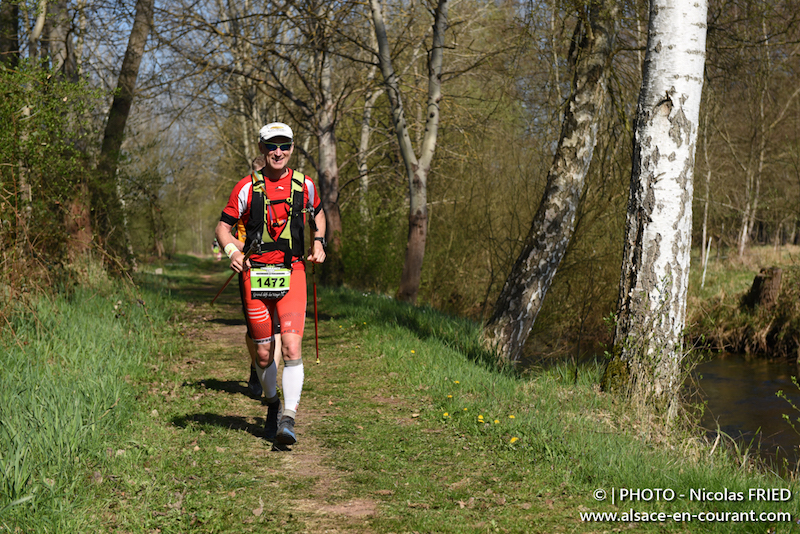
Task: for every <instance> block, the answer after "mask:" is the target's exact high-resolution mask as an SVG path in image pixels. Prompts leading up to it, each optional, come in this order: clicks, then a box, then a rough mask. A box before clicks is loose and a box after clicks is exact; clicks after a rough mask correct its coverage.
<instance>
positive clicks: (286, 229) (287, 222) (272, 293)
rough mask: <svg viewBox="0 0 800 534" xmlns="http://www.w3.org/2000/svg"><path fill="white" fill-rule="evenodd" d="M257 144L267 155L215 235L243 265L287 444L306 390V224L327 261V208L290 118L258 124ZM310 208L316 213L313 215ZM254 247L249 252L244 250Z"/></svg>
mask: <svg viewBox="0 0 800 534" xmlns="http://www.w3.org/2000/svg"><path fill="white" fill-rule="evenodd" d="M258 148H259V150H260V151H261V153H262V154H263V155H264V157H265V158H266V165H265V166H264V168H263V169H262V170H261V172H254V173H253V175H252V177H251V176H248V177H246V178H243V179H242V180H240V181H239V183H238V184H236V186H235V187H234V188H233V191H232V192H231V195H230V198H229V199H228V204H227V205H226V206H225V208H224V209H223V210H222V215H221V216H220V221H219V223H217V228H216V235H217V239H219V242H220V244H221V245H222V246H223V249H224V250H225V253H226V254H227V255H228V257H229V258H230V260H231V269H233V270H234V271H235V272H237V273H240V275H239V276H240V278H241V280H240V282H241V284H240V287H241V288H242V291H243V295H242V296H243V299H244V311H245V319H246V321H247V328H248V331H249V332H250V335H251V336H252V339H253V343H254V344H255V346H256V357H257V358H256V359H257V362H256V372H257V373H258V378H259V381H260V382H261V385H262V387H263V389H264V396H265V397H266V401H267V422H266V425H265V437H266V438H267V439H270V440H273V439H274V440H275V441H276V442H278V443H281V444H284V445H291V444H293V443H295V442H296V441H297V437H296V435H295V431H294V424H295V418H296V416H297V408H298V405H299V403H300V395H301V393H302V390H303V379H304V372H303V359H302V355H301V346H302V341H303V331H304V328H305V316H306V276H305V262H304V261H303V255H304V253H305V252H306V251H305V250H304V247H305V245H304V232H303V230H304V225H305V224H306V222H308V223H309V224H310V225H311V228H312V233H313V236H314V240H313V241H312V242H311V247H310V248H309V249H308V252H307V254H308V259H309V260H310V261H312V262H314V263H322V262H324V261H325V257H326V255H325V246H326V241H325V229H326V223H325V214H324V212H323V211H322V209H321V207H320V204H321V203H320V199H319V194H318V193H317V189H316V186H315V184H314V182H313V181H312V180H311V178H309V177H308V176H304V175H302V174H301V173H298V172H296V171H292V169H290V168H289V167H288V164H289V159H290V158H291V156H292V152H293V151H294V135H293V133H292V130H291V128H289V126H287V125H286V124H283V123H280V122H275V123H271V124H267V125H266V126H264V127H263V128H261V130H260V131H259V143H258ZM307 213H310V214H311V215H312V216H311V217H306V214H307ZM240 219H241V220H242V222H243V223H244V225H245V231H246V238H245V243H244V246H243V248H242V249H241V250H240V247H242V243H241V242H239V241H238V240H237V239H235V238H234V237H233V236H232V235H231V230H232V228H233V226H234V225H235V224H236V222H237V221H238V220H240ZM243 250H244V251H247V252H248V253H250V254H251V255H250V257H249V258H247V259H246V258H245V252H243ZM274 317H277V319H278V321H279V322H280V325H281V332H280V341H281V356H282V357H283V376H282V378H281V380H282V385H283V403H284V407H283V417H281V420H280V422H279V421H278V413H279V412H280V408H281V403H280V398H279V396H278V389H277V380H278V367H277V363H276V362H275V354H274V350H273V348H274V345H275V343H274V335H273V318H274Z"/></svg>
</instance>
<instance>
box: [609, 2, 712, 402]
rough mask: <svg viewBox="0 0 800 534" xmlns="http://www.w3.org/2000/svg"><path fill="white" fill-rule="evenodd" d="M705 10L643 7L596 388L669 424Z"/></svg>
mask: <svg viewBox="0 0 800 534" xmlns="http://www.w3.org/2000/svg"><path fill="white" fill-rule="evenodd" d="M706 10H707V4H706V2H705V1H704V0H699V1H698V0H650V20H649V24H648V37H647V50H646V54H645V62H644V67H643V73H642V87H641V91H640V93H639V101H638V105H637V117H636V123H635V129H634V145H633V165H632V169H631V185H630V197H629V201H628V214H627V223H626V229H625V244H624V251H623V263H622V276H621V279H620V290H619V302H618V310H617V323H616V331H615V336H614V352H613V359H612V360H611V362H610V363H609V364H608V367H607V369H606V372H605V374H604V376H603V384H602V385H603V387H604V388H605V389H607V390H609V389H610V390H623V391H626V392H627V393H628V394H631V395H633V396H634V397H636V398H639V399H642V400H644V401H647V402H653V403H655V404H656V405H659V406H665V407H667V408H668V414H669V415H674V413H675V411H674V409H675V408H676V403H675V402H674V401H675V393H676V392H677V390H678V387H679V386H680V379H679V378H680V367H681V362H682V359H683V356H684V347H683V342H682V335H683V328H684V324H685V316H686V296H687V289H688V284H689V256H690V246H691V235H692V234H691V232H692V191H693V182H694V158H695V147H696V143H697V136H698V123H699V116H700V101H701V94H702V89H703V71H704V65H705V50H706Z"/></svg>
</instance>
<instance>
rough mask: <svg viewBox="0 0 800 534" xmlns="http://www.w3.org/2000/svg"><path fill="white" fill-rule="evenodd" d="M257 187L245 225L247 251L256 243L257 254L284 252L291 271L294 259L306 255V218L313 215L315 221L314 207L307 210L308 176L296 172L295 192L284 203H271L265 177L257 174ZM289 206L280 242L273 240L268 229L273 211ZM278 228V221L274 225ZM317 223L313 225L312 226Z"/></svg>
mask: <svg viewBox="0 0 800 534" xmlns="http://www.w3.org/2000/svg"><path fill="white" fill-rule="evenodd" d="M250 177H251V179H252V184H253V192H252V198H251V201H250V219H249V220H248V221H247V225H246V226H245V232H246V236H247V237H246V239H245V243H244V249H245V250H248V249H249V248H250V246H251V244H252V242H253V241H256V249H255V253H257V254H261V253H264V252H274V251H281V252H283V254H284V263H283V265H284V267H288V268H291V266H292V258H293V257H294V258H302V257H303V255H304V254H305V241H304V232H303V230H304V228H305V223H304V221H303V215H304V214H305V213H306V212H311V217H312V219H311V220H312V221H313V220H314V219H313V217H314V214H313V211H314V210H313V208H312V209H306V208H305V207H303V196H304V195H303V185H304V183H305V178H306V177H305V175H303V174H302V173H299V172H297V171H292V178H291V183H292V191H291V194H290V195H289V198H286V199H284V200H275V201H273V200H270V199H269V198H268V197H267V193H266V189H265V187H266V184H265V182H264V175H262V174H261V173H260V172H258V171H255V172H253V174H251V175H250ZM284 203H286V204H289V220H288V221H287V222H285V223H282V224H283V230H281V233H280V235H279V236H278V237H277V239H273V238H272V236H271V235H270V233H269V231H267V228H266V226H267V225H269V224H270V223H269V212H268V210H269V208H270V206H276V205H280V204H284ZM273 224H275V225H278V224H279V223H278V222H277V221H276V222H275V223H273ZM312 224H313V223H312Z"/></svg>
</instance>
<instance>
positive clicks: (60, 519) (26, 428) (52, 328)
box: [0, 279, 174, 532]
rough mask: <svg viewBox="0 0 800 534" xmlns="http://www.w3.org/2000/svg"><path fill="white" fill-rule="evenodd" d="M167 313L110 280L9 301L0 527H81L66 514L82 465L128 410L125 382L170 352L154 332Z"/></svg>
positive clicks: (100, 450) (1, 408) (0, 391)
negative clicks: (156, 356) (161, 353)
mask: <svg viewBox="0 0 800 534" xmlns="http://www.w3.org/2000/svg"><path fill="white" fill-rule="evenodd" d="M145 299H146V300H145ZM169 314H170V311H169V307H168V306H167V303H166V302H165V301H163V300H162V299H160V298H159V297H157V296H155V295H151V294H147V295H144V294H142V293H139V292H137V291H134V290H133V289H132V288H131V287H129V286H127V285H126V284H125V283H122V282H119V281H116V282H112V281H111V280H109V279H105V280H104V281H103V280H101V281H98V283H96V284H94V285H93V286H92V287H81V286H79V287H77V288H74V289H73V291H72V292H71V293H70V294H69V295H56V296H53V297H50V298H48V297H45V296H39V297H35V298H30V299H25V300H24V302H23V301H20V302H17V304H16V306H15V309H13V310H11V311H10V313H9V314H8V315H7V316H6V320H7V328H6V329H5V330H4V331H3V334H2V337H1V338H0V343H2V351H0V352H1V353H2V358H1V359H2V362H1V363H2V365H1V366H0V367H2V372H0V525H3V526H5V527H6V528H10V529H11V530H12V531H13V530H14V528H15V527H18V528H21V529H22V531H25V532H70V531H71V532H76V531H81V530H82V527H81V524H80V521H78V522H77V523H76V522H75V519H74V518H72V517H71V515H70V514H69V513H65V512H67V511H68V510H70V509H72V508H73V506H75V504H76V503H78V502H80V501H81V499H82V498H84V496H83V492H82V489H81V488H82V487H83V486H84V481H85V480H84V477H86V476H87V474H86V472H85V469H86V464H87V463H88V461H89V460H90V459H91V458H95V457H98V456H100V455H102V454H104V453H105V447H106V446H107V443H108V440H109V439H112V438H113V436H115V435H117V434H118V433H119V432H121V431H122V429H123V428H124V427H125V425H126V424H127V421H128V419H129V417H130V414H131V413H133V412H135V410H136V404H137V401H136V395H137V391H136V389H135V388H134V387H133V386H132V384H131V382H130V380H131V379H133V378H136V377H139V376H141V375H143V374H144V373H145V372H146V369H145V365H146V364H148V363H149V362H152V358H153V356H154V354H156V353H157V352H159V351H162V350H170V349H171V348H172V346H173V345H172V343H174V340H172V341H169V342H168V341H167V340H165V339H164V338H161V337H159V336H158V335H156V334H157V332H159V331H161V329H162V328H163V324H164V322H165V320H166V319H168V317H169Z"/></svg>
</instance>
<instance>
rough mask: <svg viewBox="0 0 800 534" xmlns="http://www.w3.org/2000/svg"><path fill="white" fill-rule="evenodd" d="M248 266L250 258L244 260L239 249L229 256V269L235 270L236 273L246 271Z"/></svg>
mask: <svg viewBox="0 0 800 534" xmlns="http://www.w3.org/2000/svg"><path fill="white" fill-rule="evenodd" d="M249 268H250V260H246V259H245V257H244V253H243V252H241V251H238V250H237V251H236V252H234V253H233V255H232V256H231V269H233V270H234V271H236V272H237V273H241V272H244V271H246V270H247V269H249Z"/></svg>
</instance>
